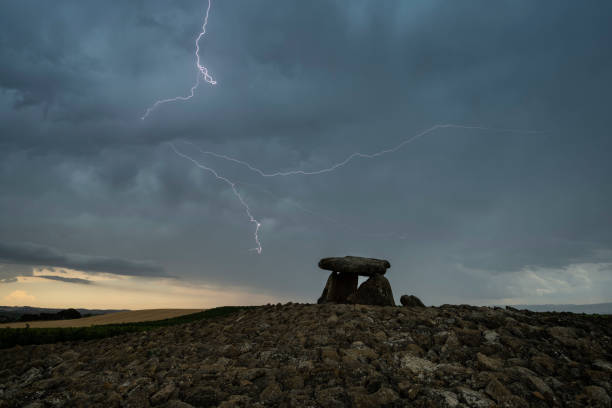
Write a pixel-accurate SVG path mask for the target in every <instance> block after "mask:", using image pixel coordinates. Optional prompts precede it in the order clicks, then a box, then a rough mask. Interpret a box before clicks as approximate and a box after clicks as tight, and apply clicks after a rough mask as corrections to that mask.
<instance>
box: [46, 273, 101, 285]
mask: <svg viewBox="0 0 612 408" xmlns="http://www.w3.org/2000/svg"><path fill="white" fill-rule="evenodd" d="M36 277H37V278H43V279H49V280H54V281H60V282H67V283H78V284H81V285H91V284H92V283H93V282H92V281H90V280H88V279H81V278H66V277H64V276H56V275H36Z"/></svg>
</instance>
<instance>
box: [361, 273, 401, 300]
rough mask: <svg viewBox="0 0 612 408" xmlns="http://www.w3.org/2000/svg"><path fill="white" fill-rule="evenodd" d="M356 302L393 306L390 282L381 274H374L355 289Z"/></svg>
mask: <svg viewBox="0 0 612 408" xmlns="http://www.w3.org/2000/svg"><path fill="white" fill-rule="evenodd" d="M355 301H356V303H359V304H360V305H377V306H395V300H394V299H393V291H392V290H391V284H390V283H389V281H388V280H387V278H385V277H384V276H382V275H374V276H372V277H371V278H369V279H368V280H367V281H365V282H363V283H362V284H361V285H360V286H359V289H357V296H356V299H355Z"/></svg>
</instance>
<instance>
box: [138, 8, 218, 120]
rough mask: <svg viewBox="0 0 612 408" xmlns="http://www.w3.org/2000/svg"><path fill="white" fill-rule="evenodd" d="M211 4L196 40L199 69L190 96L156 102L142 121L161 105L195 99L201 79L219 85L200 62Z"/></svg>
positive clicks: (196, 62) (197, 65)
mask: <svg viewBox="0 0 612 408" xmlns="http://www.w3.org/2000/svg"><path fill="white" fill-rule="evenodd" d="M210 2H211V0H208V6H207V7H206V14H205V15H204V22H203V23H202V31H200V33H199V34H198V36H197V37H196V39H195V65H196V69H197V75H196V82H195V83H194V84H193V86H192V87H191V90H190V92H189V95H187V96H175V97H174V98H167V99H160V100H158V101H156V102H155V103H154V104H153V105H151V106H150V107H149V108H147V110H146V111H145V113H144V115H142V117H141V118H140V119H142V120H145V119H146V118H147V116H149V114H150V113H151V112H152V111H153V110H154V109H156V108H157V107H158V106H159V105H162V104H164V103H169V102H177V101H187V100H189V99H191V98H193V96H194V95H195V90H196V89H197V88H198V87H199V86H200V81H201V79H204V81H205V82H208V83H209V84H211V85H216V84H217V81H215V79H214V78H213V77H212V76H211V75H210V74H209V73H208V68H206V67H205V66H204V65H202V63H201V62H200V40H201V39H202V37H204V34H206V25H207V24H208V15H209V13H210Z"/></svg>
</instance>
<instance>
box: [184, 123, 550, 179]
mask: <svg viewBox="0 0 612 408" xmlns="http://www.w3.org/2000/svg"><path fill="white" fill-rule="evenodd" d="M446 128H455V129H472V130H488V131H494V132H519V133H542V131H539V130H521V129H506V128H490V127H485V126H468V125H455V124H443V125H435V126H432V127H430V128H429V129H427V130H424V131H422V132H421V133H417V134H416V135H414V136H411V137H409V138H407V139H404V140H403V141H402V142H401V143H399V144H397V145H396V146H394V147H391V148H387V149H383V150H380V151H378V152H375V153H359V152H355V153H351V154H350V155H349V156H347V158H346V159H344V160H342V161H340V162H337V163H335V164H332V165H331V166H329V167H325V168H322V169H318V170H311V171H305V170H290V171H277V172H273V173H266V172H264V171H263V170H261V169H259V168H257V167H255V166H253V165H252V164H250V163H248V162H246V161H244V160H240V159H236V158H234V157H231V156H227V155H224V154H219V153H215V152H211V151H208V150H202V149H201V148H199V147H198V146H197V145H195V144H193V143H191V142H186V143H189V144H191V145H193V146H194V147H195V148H196V149H198V150H199V151H200V153H202V154H205V155H209V156H213V157H216V158H219V159H223V160H227V161H230V162H234V163H236V164H239V165H241V166H244V167H246V168H248V169H249V170H251V171H253V172H255V173H258V174H259V175H260V176H262V177H279V176H283V177H285V176H314V175H320V174H325V173H330V172H332V171H334V170H337V169H339V168H340V167H343V166H345V165H347V164H348V163H350V162H351V161H353V160H354V159H356V158H361V159H374V158H377V157H380V156H384V155H386V154H389V153H395V152H397V151H398V150H400V149H402V148H403V147H404V146H406V145H407V144H409V143H412V142H414V141H415V140H418V139H420V138H421V137H423V136H426V135H428V134H430V133H432V132H434V131H436V130H438V129H446Z"/></svg>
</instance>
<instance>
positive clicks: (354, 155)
mask: <svg viewBox="0 0 612 408" xmlns="http://www.w3.org/2000/svg"><path fill="white" fill-rule="evenodd" d="M445 128H455V129H472V130H487V131H495V132H518V133H541V131H538V130H521V129H505V128H490V127H485V126H468V125H456V124H439V125H435V126H432V127H430V128H429V129H427V130H424V131H422V132H420V133H417V134H416V135H414V136H411V137H409V138H407V139H404V140H403V141H402V142H400V143H399V144H397V145H395V146H394V147H391V148H387V149H383V150H379V151H377V152H375V153H359V152H355V153H352V154H350V155H349V156H347V157H346V158H345V159H344V160H342V161H340V162H337V163H335V164H332V165H331V166H329V167H325V168H322V169H318V170H310V171H305V170H290V171H277V172H273V173H266V172H264V171H263V170H261V169H259V168H257V167H255V166H253V165H252V164H250V163H248V162H246V161H244V160H240V159H236V158H234V157H231V156H227V155H224V154H219V153H215V152H212V151H207V150H202V149H200V148H199V147H198V146H196V145H195V144H193V143H190V142H186V143H188V144H190V145H193V146H194V147H195V148H196V149H198V150H199V151H200V153H202V154H205V155H209V156H212V157H216V158H219V159H223V160H226V161H229V162H233V163H236V164H239V165H241V166H244V167H246V168H248V169H249V170H251V171H253V172H255V173H257V174H259V175H260V176H262V177H279V176H282V177H287V176H309V175H321V174H325V173H330V172H333V171H335V170H337V169H339V168H341V167H343V166H345V165H347V164H348V163H349V162H351V161H352V160H353V159H356V158H362V159H374V158H378V157H380V156H383V155H386V154H390V153H395V152H397V151H398V150H400V149H402V148H403V147H404V146H406V145H407V144H409V143H412V142H414V141H415V140H417V139H419V138H421V137H424V136H426V135H428V134H431V133H432V132H434V131H435V130H437V129H445ZM170 145H171V146H172V149H173V150H174V152H175V153H176V154H178V155H179V156H181V157H183V158H185V159H187V160H189V161H191V162H192V163H193V164H195V165H196V166H197V167H199V168H201V169H203V170H206V171H208V172H210V173H212V174H213V175H214V176H215V177H216V178H217V179H219V180H222V181H224V182H225V183H227V184H228V185H229V186H230V187H231V188H232V191H233V192H234V195H236V197H237V198H238V199H239V200H240V203H241V204H242V206H243V207H244V208H245V210H246V213H247V216H248V217H249V220H250V222H252V223H254V224H255V225H256V228H255V242H256V244H257V247H256V248H254V250H256V251H257V253H259V254H261V251H262V246H261V243H260V241H259V228H260V227H261V223H260V222H259V221H257V220H256V219H255V218H254V217H253V215H252V214H251V210H250V208H249V206H248V204H247V203H246V202H245V201H244V199H243V197H242V196H241V195H240V193H239V192H238V190H237V188H236V184H237V183H236V182H233V181H231V180H229V179H227V178H226V177H222V176H220V175H219V174H218V173H217V172H216V171H215V170H213V169H212V168H210V167H208V166H206V165H204V164H202V163H200V162H198V161H197V160H196V159H194V158H192V157H190V156H187V155H186V154H184V153H182V152H180V151H178V150H177V149H176V147H175V146H174V144H170ZM296 207H298V208H300V209H301V210H303V211H305V212H308V213H311V214H313V215H316V216H319V217H324V218H326V219H328V220H329V221H332V222H334V223H335V224H338V225H342V223H340V222H338V221H336V220H333V219H332V218H329V217H327V216H324V215H322V214H318V213H315V212H313V211H311V210H308V209H306V208H303V207H301V206H299V205H297V204H296ZM350 229H352V230H353V231H357V230H355V229H353V228H350ZM368 235H378V236H381V237H382V236H393V235H396V236H399V238H400V239H405V238H406V236H405V234H401V235H399V234H396V233H378V234H368Z"/></svg>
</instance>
